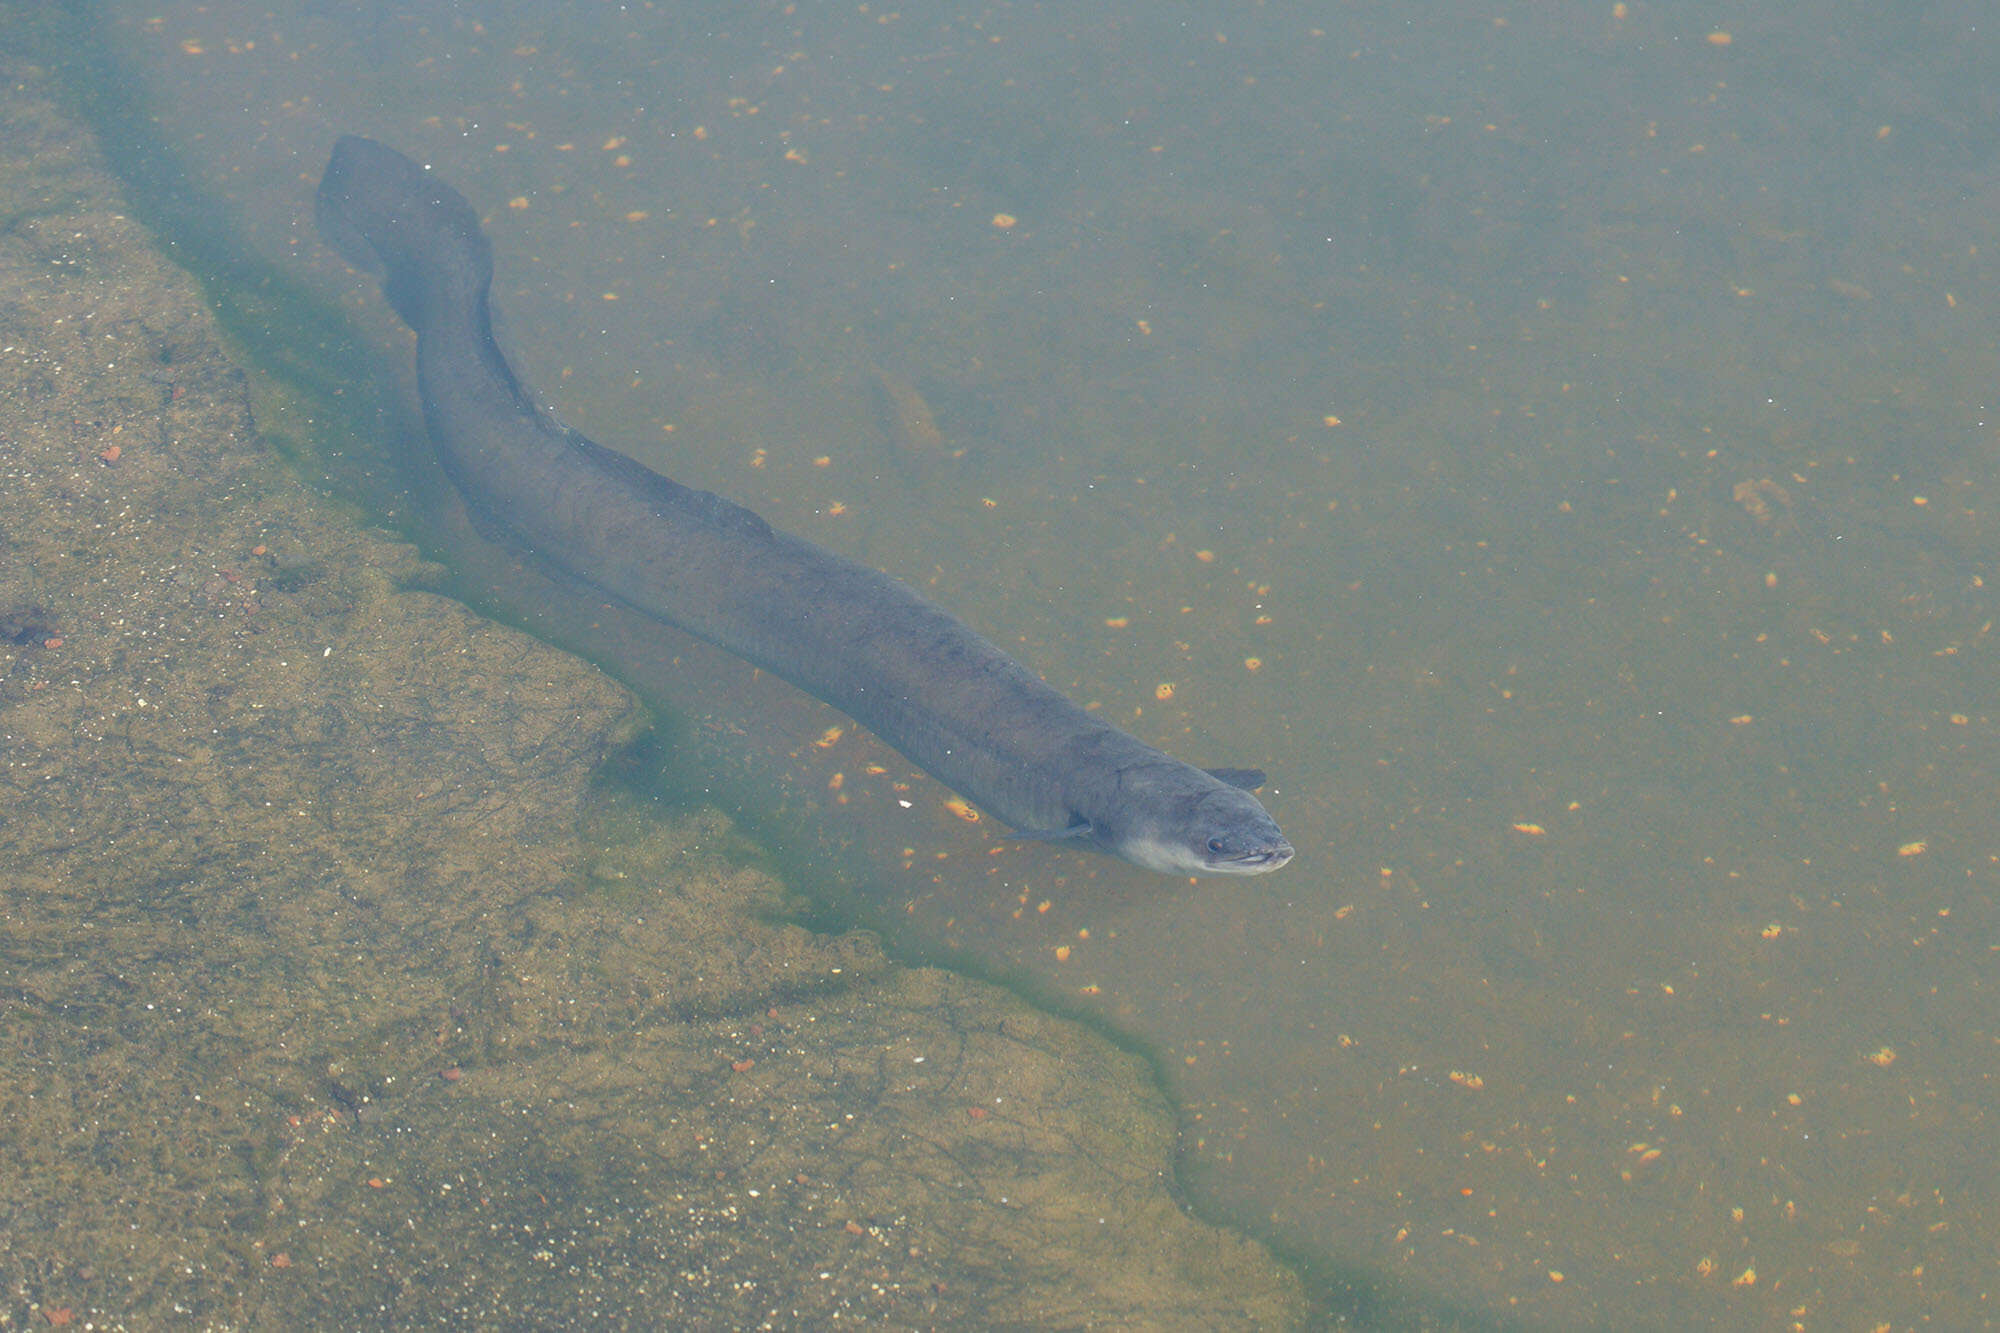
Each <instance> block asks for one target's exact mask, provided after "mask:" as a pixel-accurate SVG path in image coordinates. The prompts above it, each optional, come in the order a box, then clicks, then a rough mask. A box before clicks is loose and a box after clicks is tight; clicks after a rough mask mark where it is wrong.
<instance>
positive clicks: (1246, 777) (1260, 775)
mask: <svg viewBox="0 0 2000 1333" xmlns="http://www.w3.org/2000/svg"><path fill="white" fill-rule="evenodd" d="M1207 773H1208V775H1209V776H1210V777H1212V778H1214V779H1215V780H1216V781H1218V782H1226V783H1228V784H1229V785H1230V786H1232V787H1241V788H1242V789H1243V790H1244V791H1256V790H1257V789H1258V788H1259V787H1261V786H1263V785H1264V770H1263V769H1261V768H1211V769H1208V770H1207Z"/></svg>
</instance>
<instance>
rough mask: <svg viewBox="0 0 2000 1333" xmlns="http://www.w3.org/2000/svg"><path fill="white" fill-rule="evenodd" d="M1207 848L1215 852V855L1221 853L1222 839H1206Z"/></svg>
mask: <svg viewBox="0 0 2000 1333" xmlns="http://www.w3.org/2000/svg"><path fill="white" fill-rule="evenodd" d="M1208 850H1209V851H1211V852H1213V853H1215V854H1216V855H1217V856H1220V855H1222V839H1220V838H1210V839H1209V840H1208Z"/></svg>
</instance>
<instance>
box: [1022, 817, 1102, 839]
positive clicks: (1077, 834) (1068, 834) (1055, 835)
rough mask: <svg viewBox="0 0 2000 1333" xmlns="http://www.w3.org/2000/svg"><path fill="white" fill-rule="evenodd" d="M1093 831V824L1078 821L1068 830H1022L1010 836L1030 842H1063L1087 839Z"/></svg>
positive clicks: (1087, 821) (1082, 820) (1085, 820)
mask: <svg viewBox="0 0 2000 1333" xmlns="http://www.w3.org/2000/svg"><path fill="white" fill-rule="evenodd" d="M1091 831H1092V825H1091V822H1090V821H1089V820H1087V819H1079V820H1077V821H1076V823H1074V824H1071V825H1070V826H1069V827H1068V828H1058V829H1032V828H1020V829H1015V830H1014V832H1013V833H1012V834H1011V835H1010V836H1012V837H1016V838H1025V839H1026V840H1027V841H1029V842H1061V841H1063V840H1064V839H1065V838H1082V837H1086V836H1088V835H1089V834H1090V833H1091Z"/></svg>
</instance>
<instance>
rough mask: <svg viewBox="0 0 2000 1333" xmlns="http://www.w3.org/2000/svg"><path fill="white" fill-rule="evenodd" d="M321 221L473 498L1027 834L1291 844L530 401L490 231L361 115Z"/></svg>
mask: <svg viewBox="0 0 2000 1333" xmlns="http://www.w3.org/2000/svg"><path fill="white" fill-rule="evenodd" d="M316 213H317V217H318V222H319V229H320V235H321V236H322V237H323V238H324V239H325V240H326V242H327V243H328V244H329V245H331V246H333V247H334V248H335V249H337V250H339V251H340V252H341V254H342V255H344V256H345V257H346V258H347V259H348V260H349V261H350V262H352V263H354V264H356V265H358V266H361V267H364V268H367V269H370V270H373V271H376V272H379V273H382V274H383V275H384V276H383V284H382V285H383V292H384V294H385V295H387V297H388V298H389V302H390V304H392V305H393V306H394V307H395V308H396V313H397V314H399V315H401V316H402V317H403V320H404V322H405V323H407V324H408V325H409V326H410V327H411V328H412V329H413V330H415V332H416V335H417V383H418V387H419V390H420V392H421V393H422V395H423V405H424V419H425V421H426V423H427V424H428V425H429V428H430V435H431V439H432V441H433V442H434V444H435V445H436V448H437V453H438V458H439V460H440V461H441V462H442V463H443V465H444V469H445V472H446V474H447V475H448V476H449V477H450V478H451V480H452V483H453V484H454V485H455V486H456V487H457V488H458V489H459V491H460V492H462V493H463V494H464V496H465V498H466V501H467V502H468V504H470V505H471V506H472V507H473V508H474V509H475V511H478V512H480V513H481V514H482V515H483V516H484V517H486V518H487V519H489V520H491V521H493V522H495V523H497V524H498V525H499V526H500V527H502V528H504V529H505V530H506V531H507V532H508V533H509V534H510V535H511V536H512V537H513V538H515V539H516V540H518V541H519V542H520V543H521V544H523V545H525V546H526V547H528V548H529V549H530V550H532V551H533V552H535V553H536V554H537V555H538V556H540V557H541V558H543V559H545V560H547V561H549V562H550V563H552V564H554V565H555V566H557V567H559V568H560V569H562V570H564V571H565V572H566V573H568V574H569V575H571V576H572V577H575V578H578V579H581V580H582V581H584V582H585V583H588V584H590V585H591V586H593V587H595V588H599V589H602V590H603V591H604V592H606V593H608V594H610V595H612V596H614V597H616V598H618V599H619V600H621V601H623V602H625V603H627V604H629V605H631V606H632V607H635V608H636V609H638V610H639V611H641V612H643V613H645V614H646V615H649V616H652V617H654V618H656V619H658V620H663V621H666V622H669V623H671V624H674V625H678V626H680V627H681V628H682V629H685V630H688V631H690V632H691V633H694V634H696V635H699V636H700V637H702V638H704V639H707V640H709V641H710V642H712V643H716V644H719V645H721V646H722V647H723V648H726V649H728V650H729V651H730V652H732V653H735V654H737V655H738V656H740V657H743V658H745V659H747V660H749V661H751V662H753V663H755V664H756V665H758V666H760V667H763V668H764V669H766V670H768V671H771V672H774V673H776V674H777V675H779V676H782V677H783V678H784V679H786V680H788V681H790V682H791V683H792V684H794V685H796V686H798V687H799V688H800V689H802V690H806V691H808V692H810V693H812V694H814V695H817V696H818V697H819V698H821V699H823V700H825V701H826V702H827V703H829V704H832V705H833V706H834V707H835V708H838V709H840V710H841V711H842V712H844V713H846V714H848V716H850V717H852V718H854V719H855V720H856V721H858V722H861V723H863V724H865V725H866V726H867V727H868V728H869V729H870V730H872V731H874V732H875V734H876V735H878V736H880V737H881V738H882V739H883V740H885V741H887V742H888V743H889V744H891V745H893V746H895V747H896V748H897V749H898V750H900V751H902V752H903V753H904V754H905V755H907V756H908V757H909V758H910V759H911V760H912V761H913V762H914V763H916V764H917V765H919V766H920V767H922V768H924V769H925V770H927V771H928V772H930V773H931V774H932V775H933V776H935V777H936V778H937V779H938V780H939V781H941V782H943V783H944V784H945V785H946V786H948V787H951V788H952V789H953V790H955V791H957V792H958V793H959V794H961V795H962V796H965V797H966V798H968V799H970V800H971V801H973V802H975V803H977V804H978V805H980V806H982V807H984V808H985V809H987V810H989V811H991V812H992V813H993V814H995V815H997V816H998V817H999V818H1001V819H1003V820H1005V821H1006V822H1007V823H1009V824H1011V825H1013V826H1014V827H1015V828H1016V829H1017V830H1019V831H1020V832H1021V835H1022V836H1024V837H1033V838H1047V839H1063V840H1074V841H1076V842H1080V843H1086V844H1091V845H1094V846H1096V847H1098V848H1101V849H1102V850H1104V851H1107V852H1111V853H1113V854H1114V855H1117V856H1120V857H1123V858H1124V859H1125V860H1127V861H1131V862H1133V863H1135V864H1137V865H1141V866H1146V867H1148V868H1150V869H1153V870H1159V871H1165V872H1167V873H1170V874H1180V875H1198V874H1228V873H1235V874H1255V873H1258V872H1261V871H1266V870H1275V869H1277V868H1278V867H1279V866H1281V865H1283V864H1285V862H1287V861H1289V860H1291V858H1292V847H1291V844H1290V843H1288V842H1286V841H1285V838H1284V835H1283V834H1281V833H1279V832H1278V826H1277V824H1276V823H1275V822H1273V821H1272V819H1271V816H1270V815H1269V814H1267V813H1266V812H1265V810H1264V807H1263V806H1262V805H1260V804H1259V803H1258V801H1257V798H1256V797H1254V796H1252V795H1250V793H1249V791H1248V790H1247V789H1248V788H1252V787H1256V786H1259V785H1261V784H1262V782H1263V774H1262V773H1260V772H1257V771H1255V770H1234V769H1219V770H1216V771H1215V772H1213V773H1210V772H1204V771H1203V770H1201V769H1198V768H1194V767H1191V766H1189V765H1187V764H1184V763H1182V762H1181V761H1180V760H1178V759H1175V758H1172V757H1171V756H1169V755H1167V754H1164V753H1162V752H1161V751H1159V750H1156V749H1154V748H1153V747H1152V746H1150V745H1147V744H1146V743H1145V742H1143V741H1141V740H1139V739H1137V738H1136V737H1133V736H1128V735H1127V734H1125V733H1124V732H1122V731H1120V730H1118V729H1117V728H1116V727H1112V726H1109V725H1107V724H1106V723H1104V722H1101V721H1099V720H1097V719H1096V718H1094V717H1092V716H1091V715H1090V714H1088V713H1086V712H1085V711H1084V710H1083V709H1081V708H1079V707H1077V706H1076V705H1075V704H1073V703H1071V702H1070V701H1069V700H1068V699H1066V698H1064V697H1063V696H1062V695H1061V694H1058V693H1057V692H1056V691H1055V690H1053V689H1051V688H1049V687H1048V686H1047V685H1045V684H1043V683H1042V681H1041V680H1039V679H1038V678H1037V677H1036V676H1034V675H1033V674H1032V673H1031V672H1029V671H1027V670H1026V669H1025V668H1023V667H1022V666H1021V665H1020V664H1019V663H1017V662H1015V661H1014V660H1013V659H1012V658H1010V657H1008V656H1007V655H1006V654H1005V653H1003V652H1001V651H1000V650H999V649H998V648H995V647H994V646H993V645H992V644H990V643H988V642H987V641H986V640H985V639H982V638H980V637H979V636H978V635H977V634H974V633H973V632H972V631H971V630H969V629H967V628H966V627H965V626H964V625H962V624H960V623H959V622H958V621H957V620H955V619H954V618H953V617H951V616H950V615H948V614H946V613H945V612H944V611H942V610H940V609H939V608H938V607H936V606H933V605H932V604H931V603H930V602H928V601H927V600H925V599H924V598H922V597H920V596H918V595H917V594H916V593H915V592H913V591H911V590H910V589H909V588H908V587H907V586H905V585H904V584H902V583H900V582H898V581H897V580H895V579H893V578H890V577H889V576H888V575H886V574H882V573H880V572H878V571H876V570H873V569H870V568H868V567H867V566H865V565H860V564H857V563H855V562H854V561H852V560H849V559H847V558H845V557H844V556H840V555H836V554H834V553H833V552H832V551H828V550H825V549H823V548H821V547H819V546H816V545H814V544H813V543H811V542H809V541H805V540H803V539H801V538H798V537H794V536H792V535H790V534H789V533H784V532H779V531H777V530H776V529H774V528H772V527H771V525H770V524H768V523H766V522H765V521H764V520H763V519H761V518H759V517H757V515H755V514H753V513H751V512H750V511H749V510H747V509H744V508H743V507H741V506H740V505H736V504H732V503H731V502H730V501H728V500H725V499H723V498H722V497H720V496H717V495H711V494H709V493H708V492H706V491H697V490H691V489H690V488H688V487H686V486H682V485H680V484H678V483H676V482H673V481H669V480H668V479H667V478H665V477H663V476H661V475H660V474H658V473H657V472H653V471H651V470H650V469H648V468H646V467H643V466H641V465H640V464H639V463H636V462H634V461H633V460H631V459H629V458H627V457H625V456H624V455H623V454H619V453H614V452H612V451H611V450H609V449H606V448H604V447H603V446H602V445H599V444H595V443H593V442H592V441H590V440H588V439H586V438H584V436H582V435H581V434H578V433H577V432H576V431H573V430H565V429H563V428H562V427H560V426H559V425H557V424H556V423H555V422H553V421H552V420H551V419H550V418H549V416H548V415H547V414H546V413H544V412H542V411H540V410H538V409H537V407H536V405H535V404H534V402H533V401H531V400H530V398H529V395H528V394H527V392H526V391H525V390H524V389H523V388H522V386H521V382H520V381H519V380H518V379H516V378H515V376H514V372H513V370H512V369H511V368H509V366H508V365H507V362H506V359H505V358H504V357H502V356H501V354H500V349H499V347H498V346H497V345H496V344H495V343H494V341H493V330H492V324H491V321H490V318H489V315H488V311H487V289H488V287H489V286H490V284H491V282H492V277H493V255H492V248H491V246H490V245H489V244H488V242H487V239H486V236H485V234H484V233H483V232H482V231H481V230H480V227H479V219H478V217H477V215H475V214H474V213H473V211H472V207H471V205H470V204H468V203H466V201H465V198H464V196H462V195H460V194H459V193H458V191H456V190H454V189H452V187H451V186H449V185H447V184H445V183H444V182H443V181H441V180H439V179H438V178H437V177H436V176H435V175H433V174H432V173H431V172H429V171H427V170H426V169H424V168H423V167H420V166H418V165H417V164H416V163H415V162H412V161H411V160H410V159H409V158H407V157H404V156H403V155H402V154H401V153H398V152H396V151H395V150H393V149H390V148H386V147H384V146H383V145H381V144H379V143H375V142H373V141H371V140H368V139H363V138H358V137H355V136H353V135H348V136H344V137H343V138H342V139H341V140H340V141H339V142H338V143H337V144H335V145H334V149H333V158H332V160H331V161H330V162H328V163H327V168H326V175H325V177H324V178H323V179H321V181H320V185H319V194H318V198H317V200H316Z"/></svg>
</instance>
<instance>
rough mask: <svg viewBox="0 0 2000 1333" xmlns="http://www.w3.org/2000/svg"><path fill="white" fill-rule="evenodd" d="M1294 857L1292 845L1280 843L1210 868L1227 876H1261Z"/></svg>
mask: <svg viewBox="0 0 2000 1333" xmlns="http://www.w3.org/2000/svg"><path fill="white" fill-rule="evenodd" d="M1294 855H1295V853H1294V852H1293V850H1292V844H1290V843H1289V842H1280V843H1277V844H1274V845H1273V846H1270V847H1258V848H1256V849H1254V850H1252V851H1248V852H1243V853H1241V854H1239V855H1237V856H1232V857H1229V858H1227V859H1226V860H1222V861H1217V862H1215V863H1214V864H1213V865H1212V866H1210V869H1212V870H1220V871H1222V872H1223V873H1225V874H1236V875H1261V874H1263V873H1264V872H1265V871H1267V870H1276V869H1277V868H1278V867H1279V866H1281V865H1283V864H1285V862H1287V861H1289V860H1291V859H1292V857H1293V856H1294Z"/></svg>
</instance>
